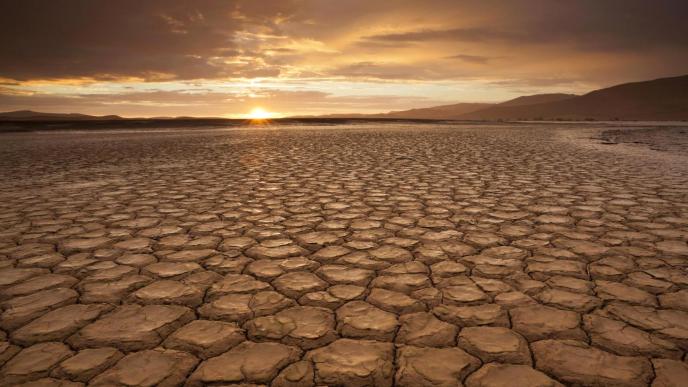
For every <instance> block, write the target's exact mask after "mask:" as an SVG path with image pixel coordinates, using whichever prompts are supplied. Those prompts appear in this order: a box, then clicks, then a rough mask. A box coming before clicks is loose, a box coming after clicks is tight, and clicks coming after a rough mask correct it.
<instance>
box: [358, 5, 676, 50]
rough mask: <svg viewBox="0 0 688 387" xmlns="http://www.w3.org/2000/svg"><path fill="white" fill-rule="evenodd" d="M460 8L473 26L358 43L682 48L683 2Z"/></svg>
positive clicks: (424, 30)
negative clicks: (459, 43) (491, 43)
mask: <svg viewBox="0 0 688 387" xmlns="http://www.w3.org/2000/svg"><path fill="white" fill-rule="evenodd" d="M455 7H456V10H458V11H461V9H462V8H464V7H463V6H462V5H461V4H460V3H459V4H457V5H456V6H455ZM465 8H470V12H468V13H467V15H470V16H479V17H477V19H478V20H479V22H475V21H473V22H470V23H476V24H477V25H470V24H469V25H468V26H461V27H455V28H441V29H428V28H422V29H415V30H414V29H410V30H407V31H404V32H393V33H382V34H374V35H369V36H365V37H363V38H362V39H361V43H362V44H371V43H397V44H410V43H423V42H432V41H454V42H485V43H489V42H506V43H512V44H554V43H557V44H565V45H568V46H571V47H572V48H579V49H591V50H625V49H639V48H646V47H651V46H661V47H675V48H678V49H686V48H688V23H686V15H688V1H683V0H659V1H646V0H626V1H619V0H594V1H592V0H582V1H549V0H523V1H511V2H503V3H499V4H498V5H496V4H495V3H492V2H483V3H482V5H478V6H475V7H465ZM457 22H458V23H461V20H460V19H459V20H457ZM478 23H479V24H478Z"/></svg>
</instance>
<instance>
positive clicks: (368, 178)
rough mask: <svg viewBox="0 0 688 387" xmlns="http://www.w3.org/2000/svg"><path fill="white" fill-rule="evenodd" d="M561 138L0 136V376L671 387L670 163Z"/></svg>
mask: <svg viewBox="0 0 688 387" xmlns="http://www.w3.org/2000/svg"><path fill="white" fill-rule="evenodd" d="M586 130H587V129H586ZM577 133H579V132H578V129H577V128H575V127H571V126H568V127H565V128H563V129H562V128H554V127H545V126H537V127H532V128H528V127H523V126H516V127H507V126H500V127H487V126H482V127H480V126H478V127H475V126H472V127H469V126H466V127H460V126H458V127H446V126H440V127H437V126H421V125H415V126H411V127H403V126H396V127H391V126H389V127H379V128H377V129H375V128H361V127H358V128H348V129H343V128H327V129H277V130H265V129H261V130H246V131H203V132H201V131H196V132H194V131H185V132H177V133H148V134H146V133H93V134H86V133H49V134H19V135H3V136H1V137H0V156H1V157H0V266H1V268H0V307H1V311H0V340H1V341H0V384H2V385H21V384H25V385H34V386H78V385H82V384H91V385H110V386H111V385H115V386H118V385H119V386H139V385H141V386H153V385H159V386H174V385H184V384H186V385H189V386H200V385H213V384H216V385H233V384H237V385H239V384H241V385H272V386H314V385H341V386H372V385H374V386H391V385H396V386H456V385H462V384H463V385H466V386H470V387H473V386H561V385H590V386H601V385H605V386H648V385H652V386H680V385H685V383H686V380H688V365H687V363H686V351H687V350H688V271H687V268H688V259H687V258H688V244H687V243H686V241H687V240H688V171H687V170H686V166H687V165H688V164H687V163H680V162H669V163H668V162H666V160H664V159H662V158H656V159H655V158H652V157H645V156H640V155H635V154H633V152H630V153H629V152H616V151H615V150H614V149H617V147H609V146H605V145H593V146H581V145H580V144H579V142H576V141H570V140H567V138H572V137H576V136H578V134H577Z"/></svg>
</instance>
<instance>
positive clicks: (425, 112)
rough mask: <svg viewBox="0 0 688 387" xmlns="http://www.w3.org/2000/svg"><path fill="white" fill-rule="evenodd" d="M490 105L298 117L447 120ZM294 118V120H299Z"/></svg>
mask: <svg viewBox="0 0 688 387" xmlns="http://www.w3.org/2000/svg"><path fill="white" fill-rule="evenodd" d="M492 105H493V104H491V103H456V104H452V105H442V106H433V107H429V108H418V109H410V110H399V111H391V112H389V113H376V114H361V113H344V114H325V115H320V116H299V117H300V118H308V117H311V118H313V117H317V118H394V119H411V120H412V119H418V120H448V119H452V117H458V116H460V115H462V114H466V113H470V112H474V111H476V110H480V109H485V108H487V107H490V106H492ZM299 117H294V118H299Z"/></svg>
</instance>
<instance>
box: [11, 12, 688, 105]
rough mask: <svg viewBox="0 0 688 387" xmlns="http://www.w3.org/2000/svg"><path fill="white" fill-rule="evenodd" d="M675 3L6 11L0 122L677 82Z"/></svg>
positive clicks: (680, 46)
mask: <svg viewBox="0 0 688 387" xmlns="http://www.w3.org/2000/svg"><path fill="white" fill-rule="evenodd" d="M687 14H688V2H685V1H682V0H675V1H671V0H660V1H657V2H650V1H645V0H628V1H613V0H594V1H593V0H581V1H550V0H514V1H508V2H507V1H504V2H492V1H456V0H427V1H421V0H418V1H410V0H396V1H375V0H365V1H364V0H347V1H335V0H293V1H292V0H262V1H261V0H254V1H242V0H228V1H212V0H204V1H196V2H189V1H181V0H169V1H152V0H151V1H125V0H123V1H105V0H94V1H88V2H46V1H38V0H27V1H21V2H20V1H17V2H8V3H7V4H6V6H5V8H4V9H3V12H2V13H0V52H2V55H0V111H7V110H20V109H31V110H37V111H49V112H81V113H87V114H98V115H104V114H120V115H123V116H225V117H246V116H247V114H249V112H251V111H252V109H254V108H255V107H258V106H260V107H261V108H263V109H264V110H265V111H267V112H271V113H270V114H271V117H276V116H286V115H297V114H298V115H308V114H324V113H347V112H359V113H373V112H382V111H389V110H402V109H409V108H415V107H426V106H433V105H440V104H448V103H456V102H498V101H503V100H506V99H510V98H513V97H516V96H519V95H524V94H536V93H545V92H547V93H550V92H567V93H584V92H586V91H589V90H592V89H595V88H599V87H605V86H610V85H613V84H616V83H622V82H628V81H633V80H646V79H651V78H658V77H663V76H671V75H680V74H683V73H685V70H686V68H685V65H684V64H685V63H688V43H687V40H686V38H685V37H686V36H688V23H685V20H684V17H685V15H687Z"/></svg>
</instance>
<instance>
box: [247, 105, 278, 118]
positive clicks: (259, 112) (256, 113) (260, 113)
mask: <svg viewBox="0 0 688 387" xmlns="http://www.w3.org/2000/svg"><path fill="white" fill-rule="evenodd" d="M270 117H272V113H270V112H268V111H266V110H265V109H263V108H261V107H255V108H253V110H251V112H250V113H248V118H250V119H252V120H265V119H268V118H270Z"/></svg>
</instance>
